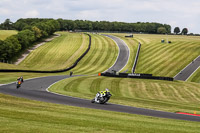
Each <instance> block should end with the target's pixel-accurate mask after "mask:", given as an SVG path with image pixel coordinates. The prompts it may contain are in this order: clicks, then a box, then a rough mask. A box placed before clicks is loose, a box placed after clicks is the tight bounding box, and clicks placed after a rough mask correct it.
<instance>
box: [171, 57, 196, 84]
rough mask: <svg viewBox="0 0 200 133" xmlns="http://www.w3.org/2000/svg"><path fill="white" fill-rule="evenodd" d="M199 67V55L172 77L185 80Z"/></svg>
mask: <svg viewBox="0 0 200 133" xmlns="http://www.w3.org/2000/svg"><path fill="white" fill-rule="evenodd" d="M199 67H200V56H198V57H197V58H196V59H195V60H193V61H192V62H191V63H190V64H189V65H188V66H186V67H185V68H184V69H183V70H182V71H181V72H179V73H178V74H177V75H176V76H175V77H174V79H175V80H183V81H186V80H187V79H188V78H189V77H190V76H191V75H192V74H193V73H194V72H195V71H196V70H197V69H198V68H199Z"/></svg>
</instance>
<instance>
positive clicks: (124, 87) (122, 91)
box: [49, 76, 200, 113]
mask: <svg viewBox="0 0 200 133" xmlns="http://www.w3.org/2000/svg"><path fill="white" fill-rule="evenodd" d="M105 88H109V89H110V91H111V93H112V94H113V96H112V98H111V100H110V101H109V102H111V103H117V104H122V105H129V106H134V107H142V108H150V109H156V110H163V111H169V112H176V111H180V112H189V113H193V112H194V111H197V112H199V113H200V106H199V102H200V89H199V88H200V84H196V83H191V82H181V81H176V82H171V81H160V80H145V79H130V78H110V77H102V76H87V77H86V76H83V77H74V78H70V79H64V80H62V81H60V82H58V83H57V84H54V85H53V86H52V87H51V88H50V89H49V90H50V91H53V92H56V93H60V94H65V95H69V96H74V97H81V98H86V99H92V98H94V97H95V94H96V93H97V92H98V91H100V90H104V89H105Z"/></svg>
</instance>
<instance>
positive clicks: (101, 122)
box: [0, 94, 200, 133]
mask: <svg viewBox="0 0 200 133" xmlns="http://www.w3.org/2000/svg"><path fill="white" fill-rule="evenodd" d="M0 105H1V108H0V123H1V124H0V132H19V133H27V132H34V133H35V132H46V133H49V132H52V133H53V132H60V133H61V132H76V133H77V132H113V133H118V132H119V133H121V132H126V133H127V132H145V133H155V132H162V133H169V132H170V133H197V132H199V130H200V125H199V122H190V121H180V120H171V119H163V118H155V117H147V116H141V115H133V114H126V113H118V112H111V111H102V110H95V109H88V108H79V107H72V106H66V105H65V106H64V105H58V104H51V103H44V102H38V101H31V100H27V99H23V98H16V97H12V96H8V95H2V94H0Z"/></svg>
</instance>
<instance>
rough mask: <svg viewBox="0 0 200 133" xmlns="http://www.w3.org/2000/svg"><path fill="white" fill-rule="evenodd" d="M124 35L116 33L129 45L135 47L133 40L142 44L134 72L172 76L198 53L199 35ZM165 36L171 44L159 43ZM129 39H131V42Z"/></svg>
mask: <svg viewBox="0 0 200 133" xmlns="http://www.w3.org/2000/svg"><path fill="white" fill-rule="evenodd" d="M114 35H115V34H114ZM125 35H126V34H118V35H117V36H121V38H122V39H124V40H125V41H126V42H127V43H131V45H130V44H129V46H133V47H135V46H134V42H137V44H138V42H140V43H141V44H142V47H141V51H140V55H139V60H138V64H137V67H136V73H151V74H153V75H157V76H169V77H174V76H175V75H176V74H177V73H178V72H180V71H181V70H182V69H183V68H184V67H185V66H187V65H188V64H189V63H190V62H191V61H192V60H193V59H195V58H196V57H197V56H198V55H200V38H199V37H195V36H178V35H148V34H134V37H133V38H125V37H124V36H125ZM167 38H168V40H169V41H171V42H172V43H171V44H167V43H161V39H165V41H167ZM127 40H129V41H127ZM131 40H133V41H132V42H131ZM132 43H133V44H132Z"/></svg>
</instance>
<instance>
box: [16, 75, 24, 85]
mask: <svg viewBox="0 0 200 133" xmlns="http://www.w3.org/2000/svg"><path fill="white" fill-rule="evenodd" d="M17 82H20V84H21V83H22V82H24V79H23V77H22V76H21V77H19V78H18V79H17Z"/></svg>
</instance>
